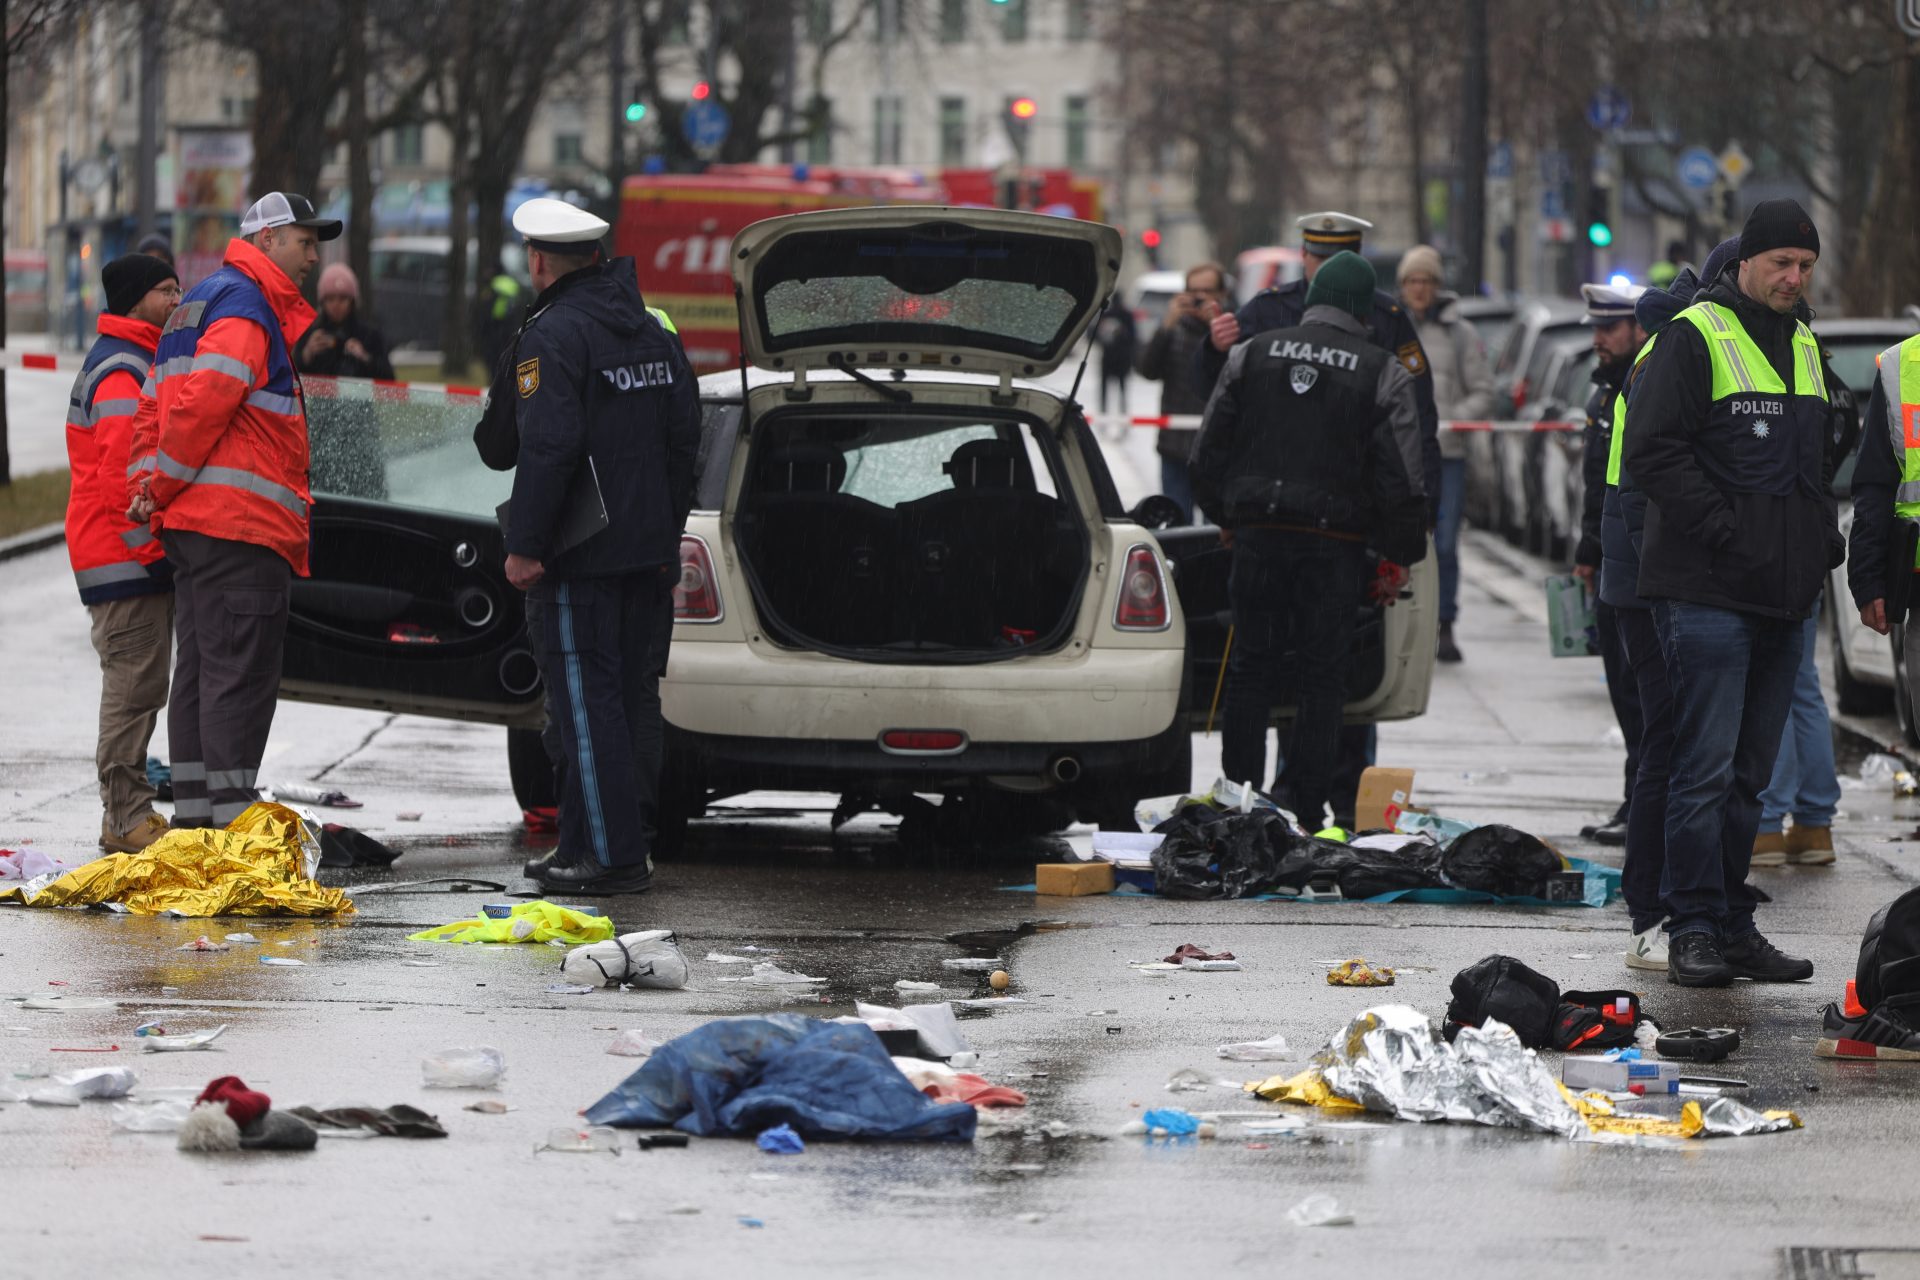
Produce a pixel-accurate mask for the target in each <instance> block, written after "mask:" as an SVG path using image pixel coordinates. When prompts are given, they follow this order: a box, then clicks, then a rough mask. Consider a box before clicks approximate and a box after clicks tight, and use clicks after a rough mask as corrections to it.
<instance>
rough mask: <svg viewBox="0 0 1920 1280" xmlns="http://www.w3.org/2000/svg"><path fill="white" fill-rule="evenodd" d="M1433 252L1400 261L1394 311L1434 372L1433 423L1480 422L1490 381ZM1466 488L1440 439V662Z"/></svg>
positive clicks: (1480, 349)
mask: <svg viewBox="0 0 1920 1280" xmlns="http://www.w3.org/2000/svg"><path fill="white" fill-rule="evenodd" d="M1441 275H1442V268H1441V263H1440V252H1439V250H1437V249H1434V248H1433V247H1431V246H1429V245H1424V244H1421V245H1415V246H1414V247H1413V248H1411V249H1409V250H1407V252H1406V255H1405V256H1404V257H1402V258H1401V259H1400V269H1399V271H1398V272H1397V273H1396V276H1397V278H1398V280H1399V283H1400V305H1401V306H1403V307H1405V308H1406V311H1407V315H1408V316H1409V317H1410V318H1411V319H1412V320H1413V327H1414V330H1415V331H1416V332H1417V333H1418V334H1419V335H1420V345H1421V347H1422V348H1424V349H1425V351H1426V353H1427V362H1428V363H1429V364H1430V365H1432V366H1433V400H1434V406H1435V407H1436V408H1437V409H1438V410H1439V411H1440V418H1441V420H1442V421H1445V420H1446V419H1448V418H1464V419H1468V420H1472V419H1475V418H1484V417H1486V416H1487V414H1488V413H1490V412H1491V411H1492V408H1493V374H1492V373H1491V371H1489V370H1488V368H1487V352H1486V348H1485V347H1484V346H1482V345H1481V342H1480V335H1479V334H1478V333H1476V332H1475V331H1474V328H1473V325H1472V323H1471V322H1469V321H1467V320H1465V319H1463V318H1462V317H1461V315H1460V308H1459V306H1458V305H1457V304H1458V303H1459V301H1460V299H1459V297H1458V296H1456V295H1455V294H1451V293H1448V292H1446V291H1445V290H1443V289H1442V288H1441ZM1466 485H1467V446H1466V441H1465V440H1464V439H1462V438H1461V436H1460V435H1459V434H1458V433H1456V432H1452V431H1442V432H1441V433H1440V498H1439V502H1438V504H1437V505H1436V507H1435V511H1434V532H1433V544H1434V552H1435V554H1436V555H1437V556H1438V558H1439V563H1440V636H1439V640H1438V642H1437V643H1436V645H1435V656H1436V657H1437V658H1439V660H1440V661H1442V662H1458V661H1460V647H1459V646H1458V645H1457V644H1455V643H1454V640H1453V620H1454V618H1455V617H1456V616H1458V614H1459V611H1460V610H1459V605H1460V509H1461V499H1462V497H1463V496H1464V493H1465V490H1466Z"/></svg>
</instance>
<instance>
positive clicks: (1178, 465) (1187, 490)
mask: <svg viewBox="0 0 1920 1280" xmlns="http://www.w3.org/2000/svg"><path fill="white" fill-rule="evenodd" d="M1160 492H1161V493H1164V494H1166V495H1167V496H1168V497H1169V498H1172V499H1173V500H1174V501H1175V502H1177V503H1179V504H1180V510H1181V511H1183V512H1185V513H1186V517H1187V523H1188V524H1192V523H1193V476H1192V474H1191V473H1190V472H1189V470H1188V468H1187V464H1186V463H1184V462H1182V461H1180V460H1179V459H1178V458H1164V457H1163V458H1161V459H1160Z"/></svg>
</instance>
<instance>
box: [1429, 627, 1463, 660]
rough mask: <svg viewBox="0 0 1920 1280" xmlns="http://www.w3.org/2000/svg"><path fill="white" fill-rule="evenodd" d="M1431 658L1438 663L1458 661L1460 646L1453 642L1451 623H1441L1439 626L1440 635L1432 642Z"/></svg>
mask: <svg viewBox="0 0 1920 1280" xmlns="http://www.w3.org/2000/svg"><path fill="white" fill-rule="evenodd" d="M1433 656H1434V658H1435V660H1437V661H1440V662H1458V661H1460V656H1461V655H1460V646H1459V645H1457V644H1455V643H1454V642H1453V624H1452V623H1451V622H1443V623H1441V624H1440V634H1439V636H1438V637H1437V638H1436V639H1435V640H1434V644H1433Z"/></svg>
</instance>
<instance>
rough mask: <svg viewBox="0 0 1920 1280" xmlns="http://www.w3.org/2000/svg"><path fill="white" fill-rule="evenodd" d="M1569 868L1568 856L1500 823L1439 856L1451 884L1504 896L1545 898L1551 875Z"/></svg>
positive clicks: (1471, 833)
mask: <svg viewBox="0 0 1920 1280" xmlns="http://www.w3.org/2000/svg"><path fill="white" fill-rule="evenodd" d="M1566 869H1567V863H1566V859H1564V858H1562V857H1561V856H1560V855H1559V854H1557V853H1555V852H1554V851H1553V850H1551V849H1549V848H1547V846H1546V845H1544V844H1542V843H1541V842H1540V840H1539V838H1538V837H1536V836H1530V835H1528V834H1527V833H1526V832H1524V831H1521V830H1519V829H1517V828H1515V827H1503V826H1500V825H1498V824H1494V825H1492V826H1485V827H1475V828H1474V829H1473V830H1471V831H1469V832H1467V833H1466V834H1465V835H1462V836H1460V837H1458V838H1457V839H1455V840H1454V842H1453V843H1452V844H1450V845H1448V846H1447V851H1446V852H1445V853H1444V854H1442V855H1441V857H1440V870H1441V872H1442V874H1444V875H1445V876H1446V878H1447V883H1448V884H1451V885H1453V886H1454V887H1455V888H1459V889H1478V890H1480V891H1481V892H1482V893H1495V894H1499V895H1500V896H1501V897H1503V898H1544V897H1545V896H1546V893H1547V880H1548V878H1549V877H1550V876H1552V875H1553V874H1554V873H1555V872H1559V871H1565V870H1566ZM1503 1021H1504V1019H1503Z"/></svg>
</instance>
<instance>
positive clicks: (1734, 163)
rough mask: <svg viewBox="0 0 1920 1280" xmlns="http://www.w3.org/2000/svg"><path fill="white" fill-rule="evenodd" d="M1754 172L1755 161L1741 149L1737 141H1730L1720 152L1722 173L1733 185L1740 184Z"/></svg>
mask: <svg viewBox="0 0 1920 1280" xmlns="http://www.w3.org/2000/svg"><path fill="white" fill-rule="evenodd" d="M1752 172H1753V161H1752V160H1751V159H1749V158H1748V157H1747V153H1746V152H1744V151H1742V150H1741V149H1740V144H1739V143H1737V142H1729V143H1728V144H1727V149H1726V150H1725V151H1722V152H1721V153H1720V175H1721V176H1722V177H1724V178H1725V179H1726V180H1727V181H1728V182H1729V183H1730V184H1732V185H1733V186H1736V187H1737V186H1739V185H1740V184H1741V183H1743V182H1745V181H1746V180H1747V175H1748V174H1750V173H1752Z"/></svg>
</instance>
